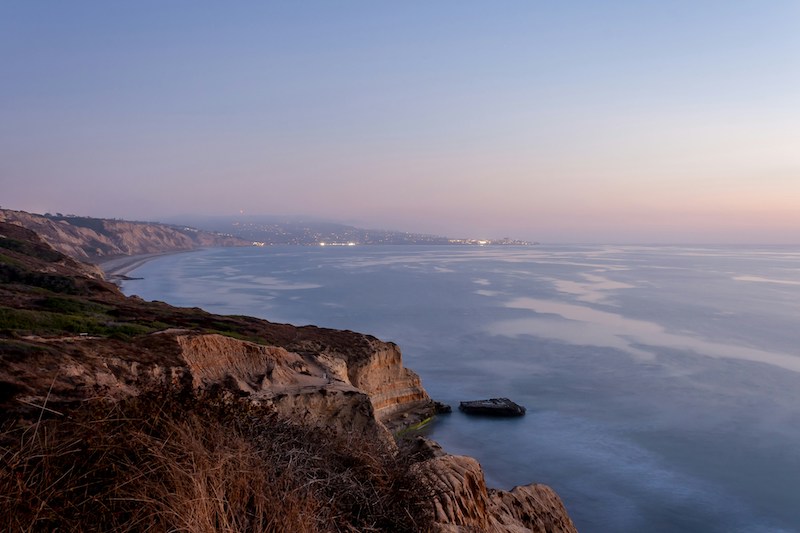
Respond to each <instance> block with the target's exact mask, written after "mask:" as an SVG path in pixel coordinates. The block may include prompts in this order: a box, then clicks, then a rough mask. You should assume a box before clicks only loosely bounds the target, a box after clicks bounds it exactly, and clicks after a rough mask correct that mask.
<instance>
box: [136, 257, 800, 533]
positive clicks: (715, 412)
mask: <svg viewBox="0 0 800 533" xmlns="http://www.w3.org/2000/svg"><path fill="white" fill-rule="evenodd" d="M130 275H132V276H140V277H142V278H144V279H141V280H132V281H127V282H125V283H124V285H123V290H124V292H125V293H126V294H137V295H139V296H141V297H143V298H145V299H147V300H162V301H166V302H168V303H170V304H173V305H178V306H198V307H203V308H204V309H207V310H209V311H212V312H215V313H223V314H246V315H253V316H258V317H261V318H265V319H268V320H271V321H274V322H288V323H292V324H297V325H303V324H315V325H318V326H325V327H331V328H339V329H351V330H356V331H361V332H365V333H370V334H373V335H375V336H377V337H379V338H381V339H383V340H388V341H394V342H396V343H398V344H399V345H400V347H401V348H402V351H403V357H404V362H405V364H406V366H408V367H410V368H412V369H413V370H415V371H416V372H417V373H419V374H420V375H421V377H422V381H423V385H424V386H425V388H426V390H427V391H428V392H429V393H430V395H431V396H432V397H433V398H434V399H437V400H440V401H443V402H446V403H449V404H451V405H452V406H453V407H454V412H453V413H452V414H450V415H442V416H440V417H438V420H437V421H436V422H435V424H434V425H433V427H432V428H431V429H430V436H431V437H432V438H434V439H435V440H437V441H438V442H440V443H441V444H442V445H443V446H444V448H445V449H446V450H447V451H449V452H451V453H457V454H467V455H471V456H474V457H476V458H477V459H478V460H479V461H480V462H481V464H482V465H483V467H484V469H485V472H486V478H487V482H488V484H489V485H490V486H494V487H498V488H505V489H509V488H511V487H513V486H514V485H518V484H527V483H531V482H539V483H546V484H548V485H551V486H552V487H553V488H555V490H556V491H557V492H558V493H559V495H560V496H561V497H562V499H563V500H564V502H565V504H566V506H567V509H568V511H569V513H570V515H571V516H572V517H573V519H574V521H575V523H576V526H577V527H578V529H579V530H580V531H581V532H582V533H607V532H637V533H638V532H703V533H709V532H739V531H741V532H778V531H800V247H712V246H533V247H516V246H508V247H500V246H498V247H457V246H443V247H433V246H354V247H264V248H255V247H254V248H216V249H207V250H201V251H197V252H191V253H184V254H176V255H169V256H164V257H160V258H158V259H155V260H153V261H151V262H148V263H146V264H145V265H143V266H141V267H139V268H137V269H136V270H135V271H133V272H132V273H130ZM500 396H505V397H509V398H511V399H512V400H514V401H516V402H517V403H520V404H522V405H524V406H526V407H527V409H528V412H527V414H526V416H524V417H522V418H519V419H506V420H500V419H482V418H475V417H468V416H466V415H464V414H462V413H460V412H458V410H457V407H458V402H459V401H463V400H474V399H481V398H489V397H500Z"/></svg>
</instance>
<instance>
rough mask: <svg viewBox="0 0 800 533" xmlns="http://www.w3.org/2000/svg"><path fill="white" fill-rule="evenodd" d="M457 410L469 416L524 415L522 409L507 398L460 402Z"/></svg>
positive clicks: (523, 409)
mask: <svg viewBox="0 0 800 533" xmlns="http://www.w3.org/2000/svg"><path fill="white" fill-rule="evenodd" d="M458 408H459V410H461V411H464V412H465V413H467V414H469V415H487V416H522V415H524V414H525V408H524V407H522V406H521V405H519V404H516V403H514V402H512V401H511V400H509V399H508V398H491V399H489V400H475V401H472V402H461V403H460V404H459V406H458Z"/></svg>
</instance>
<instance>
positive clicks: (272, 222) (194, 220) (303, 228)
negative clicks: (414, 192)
mask: <svg viewBox="0 0 800 533" xmlns="http://www.w3.org/2000/svg"><path fill="white" fill-rule="evenodd" d="M178 220H180V221H181V223H186V224H190V225H192V226H195V227H198V228H203V229H205V230H209V231H217V232H224V233H230V234H232V235H236V236H237V237H241V238H243V239H245V240H247V241H250V242H263V243H264V244H300V245H318V244H322V243H325V244H326V245H334V246H335V245H344V244H351V243H352V244H435V245H449V244H454V245H486V244H492V245H494V244H499V245H524V246H527V245H530V244H531V243H529V242H526V241H521V240H512V239H508V238H505V239H480V238H458V239H454V238H450V237H443V236H441V235H429V234H425V233H411V232H404V231H391V230H382V229H364V228H358V227H356V226H349V225H346V224H339V223H336V222H324V221H320V220H307V219H303V218H299V217H290V218H286V217H284V218H281V217H276V216H263V215H241V216H236V217H224V216H217V217H211V216H195V217H181V218H180V219H178V218H176V219H175V221H178Z"/></svg>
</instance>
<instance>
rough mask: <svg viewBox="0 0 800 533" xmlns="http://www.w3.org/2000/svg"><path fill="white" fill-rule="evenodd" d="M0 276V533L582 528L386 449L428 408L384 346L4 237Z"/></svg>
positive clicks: (0, 226)
mask: <svg viewBox="0 0 800 533" xmlns="http://www.w3.org/2000/svg"><path fill="white" fill-rule="evenodd" d="M0 281H2V284H0V302H2V303H1V304H0V413H3V414H2V416H1V417H0V418H2V420H0V422H2V424H3V431H2V434H1V435H0V446H2V450H1V451H2V453H0V464H1V466H2V469H1V470H0V488H1V489H2V491H3V493H5V494H11V495H16V497H10V498H6V499H4V500H2V502H0V507H2V509H0V511H1V512H0V516H5V517H6V518H5V519H4V520H5V522H2V524H0V529H6V528H7V529H18V528H22V529H52V528H54V527H55V528H62V529H76V528H77V529H84V530H86V528H87V527H88V526H87V523H85V522H81V520H86V518H85V517H86V516H93V517H95V518H97V516H98V515H97V513H100V515H102V520H100V519H97V520H96V521H95V522H94V524H95V526H92V527H91V528H89V529H90V530H97V531H100V530H109V529H114V530H117V529H120V528H123V526H124V527H125V528H131V527H133V528H134V529H136V527H137V526H135V524H137V523H139V522H137V521H138V520H143V521H144V520H149V521H150V522H147V523H148V524H150V525H149V526H148V527H155V528H156V529H158V528H167V529H170V528H180V529H185V530H189V531H215V530H220V529H227V530H230V531H340V530H374V531H464V532H467V531H498V532H501V531H507V532H524V531H535V532H558V531H575V527H574V525H573V524H572V522H571V520H570V518H569V516H568V514H567V512H566V510H565V509H564V506H563V504H562V503H561V501H560V499H559V498H558V496H557V495H556V494H555V493H554V492H553V491H552V490H551V489H550V488H548V487H545V486H542V485H528V486H525V487H517V488H515V489H514V490H512V491H498V490H493V489H487V488H486V485H485V482H484V476H483V472H482V470H481V467H480V465H479V464H478V463H477V461H475V460H474V459H471V458H468V457H458V456H451V455H447V454H445V453H444V452H443V451H442V450H441V448H439V447H438V446H437V445H436V444H435V443H432V442H428V441H424V440H418V441H413V442H411V443H409V442H404V441H402V439H401V440H396V438H395V436H396V435H395V433H394V430H395V429H396V428H398V427H400V426H402V425H403V424H408V423H410V422H413V421H417V420H421V419H423V418H426V417H430V416H433V402H432V401H431V399H430V398H429V396H428V394H427V393H426V392H425V390H424V389H423V388H422V385H421V383H420V379H419V377H418V376H417V375H416V374H415V373H413V372H412V371H411V370H409V369H407V368H405V367H404V366H403V364H402V356H401V352H400V349H399V348H398V347H397V346H396V345H395V344H393V343H389V342H383V341H381V340H379V339H376V338H375V337H372V336H369V335H364V334H360V333H355V332H351V331H337V330H330V329H324V328H317V327H313V326H306V327H294V326H290V325H287V324H274V323H270V322H268V321H264V320H259V319H255V318H250V317H240V316H220V315H213V314H210V313H207V312H205V311H202V310H200V309H197V308H192V309H186V308H176V307H172V306H169V305H167V304H165V303H161V302H145V301H143V300H141V299H139V298H136V297H125V296H124V295H122V294H121V293H120V292H119V290H118V289H117V288H116V286H114V285H113V284H110V283H108V282H106V281H105V280H103V279H102V278H101V277H99V276H97V275H96V271H95V270H94V269H93V268H92V267H89V266H86V265H82V264H81V263H78V262H77V261H74V260H72V259H70V258H68V257H66V256H64V255H63V254H61V253H59V252H57V251H55V250H54V249H53V248H51V247H50V246H48V245H47V244H46V243H44V242H43V241H42V239H40V238H39V237H38V236H37V235H36V234H35V233H33V232H32V231H29V230H27V229H24V228H22V227H20V226H18V225H15V224H7V223H2V222H0ZM148 398H149V399H148ZM153 398H156V399H155V400H154V399H153ZM109 410H111V411H109ZM99 412H100V413H102V414H101V415H98V414H97V413H99ZM109 412H113V413H114V414H113V415H110V414H108V413H109ZM223 429H224V431H223ZM76 435H78V436H76ZM60 436H63V438H61V437H60ZM59 439H61V440H59ZM114 439H117V440H114ZM98 443H100V444H98ZM175 443H180V445H179V446H177V445H176V444H175ZM93 446H94V447H93ZM193 447H197V450H195V451H192V452H191V453H190V454H188V455H187V450H194V449H195V448H193ZM26 450H31V452H30V453H29V454H28V455H26ZM98 450H100V451H98ZM142 454H144V455H142ZM202 458H205V459H203V460H201V459H202ZM234 459H235V461H239V462H238V463H236V464H237V465H238V466H235V467H234V466H231V465H230V462H231V461H234ZM109 461H110V463H109V464H108V465H106V463H108V462H109ZM76 465H77V466H76ZM81 465H83V466H81ZM92 465H94V466H92ZM96 465H101V466H96ZM103 465H106V466H103ZM143 465H144V466H143ZM215 465H216V466H215ZM221 465H228V466H221ZM247 465H249V466H247ZM237 469H238V470H237ZM231 471H238V472H240V478H241V479H228V478H225V479H221V478H220V476H227V475H229V474H230V472H231ZM109 472H110V473H113V475H111V474H109ZM125 476H128V477H125ZM252 476H256V478H252ZM259 476H260V477H259ZM251 478H252V479H251ZM120 479H124V480H125V481H123V482H119V481H118V480H120ZM187 479H188V480H191V483H189V484H186V480H187ZM73 480H74V483H73V484H70V483H72V481H73ZM240 481H241V483H239V482H240ZM245 481H246V482H245ZM145 482H146V483H149V485H147V484H145V485H142V484H143V483H145ZM237 483H238V484H237ZM154 487H155V488H154ZM282 487H283V488H282ZM137 491H138V492H137ZM159 491H163V497H155V496H153V495H154V494H159V493H160V492H159ZM275 491H278V492H275ZM184 493H185V494H186V496H185V497H184V498H183V499H181V500H180V501H176V500H175V498H176V497H177V496H176V495H179V494H184ZM148 494H149V496H148ZM243 494H244V495H243ZM198 502H201V503H202V504H203V505H202V508H196V506H197V505H199V504H198ZM237 502H238V503H237ZM259 502H260V503H259ZM276 502H278V503H276ZM325 502H328V503H327V504H326V503H325ZM276 506H277V507H276ZM93 513H94V514H93ZM276 513H277V514H276ZM188 517H194V518H188ZM197 517H207V521H206V522H202V523H201V522H197V520H199V518H197ZM270 517H272V518H270ZM69 520H75V521H74V522H69ZM182 520H188V521H189V522H190V523H184V522H183V521H182ZM141 523H145V522H141ZM132 524H134V525H132Z"/></svg>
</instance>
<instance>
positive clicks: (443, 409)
mask: <svg viewBox="0 0 800 533" xmlns="http://www.w3.org/2000/svg"><path fill="white" fill-rule="evenodd" d="M433 412H434V413H436V414H437V415H442V414H446V413H452V412H453V408H452V407H450V406H449V405H447V404H446V403H442V402H433Z"/></svg>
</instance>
